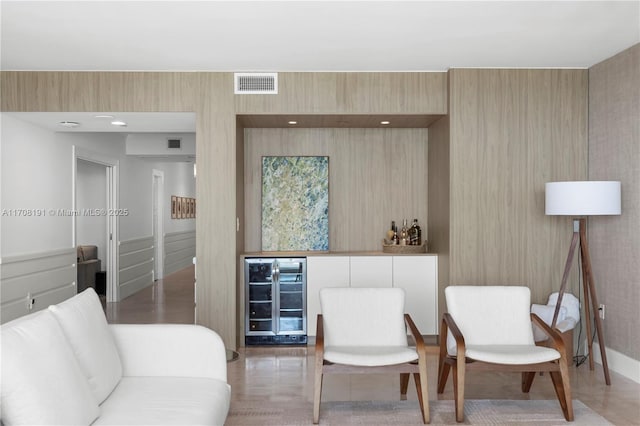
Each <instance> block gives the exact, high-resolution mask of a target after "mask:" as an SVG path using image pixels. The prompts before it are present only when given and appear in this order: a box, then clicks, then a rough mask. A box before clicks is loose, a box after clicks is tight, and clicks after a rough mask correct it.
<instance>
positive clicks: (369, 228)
mask: <svg viewBox="0 0 640 426" xmlns="http://www.w3.org/2000/svg"><path fill="white" fill-rule="evenodd" d="M245 154H246V155H245V166H244V169H245V176H244V181H245V218H246V226H245V247H246V251H248V252H255V251H261V249H262V244H261V236H262V235H261V224H262V221H261V220H262V219H261V212H262V204H261V203H262V193H261V192H262V175H261V173H262V157H263V156H274V155H278V156H282V155H300V156H306V155H309V156H328V157H329V250H331V251H380V250H382V239H383V238H384V235H385V233H386V231H387V229H388V228H389V226H390V223H391V220H395V221H396V224H397V225H398V227H401V226H402V219H407V220H408V223H409V226H410V225H411V223H412V220H413V219H414V218H415V219H418V221H419V223H420V224H421V225H422V227H423V228H424V230H423V236H424V238H428V236H427V229H426V224H427V223H428V218H427V129H334V128H330V129H246V130H245Z"/></svg>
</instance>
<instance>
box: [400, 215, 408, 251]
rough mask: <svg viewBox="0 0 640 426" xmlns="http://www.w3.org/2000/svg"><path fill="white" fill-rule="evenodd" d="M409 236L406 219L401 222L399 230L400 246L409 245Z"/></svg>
mask: <svg viewBox="0 0 640 426" xmlns="http://www.w3.org/2000/svg"><path fill="white" fill-rule="evenodd" d="M408 241H409V234H408V229H407V219H404V220H403V222H402V229H401V230H400V245H401V246H406V245H408V244H409V242H408Z"/></svg>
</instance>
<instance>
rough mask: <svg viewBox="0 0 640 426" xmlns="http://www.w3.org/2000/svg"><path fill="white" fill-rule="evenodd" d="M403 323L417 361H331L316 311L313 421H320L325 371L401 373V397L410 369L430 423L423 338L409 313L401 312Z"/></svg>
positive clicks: (424, 412)
mask: <svg viewBox="0 0 640 426" xmlns="http://www.w3.org/2000/svg"><path fill="white" fill-rule="evenodd" d="M404 320H405V324H406V325H407V326H408V328H409V330H410V332H411V335H412V336H413V338H414V340H415V342H416V351H417V352H418V362H417V363H415V362H411V363H404V364H396V365H385V366H375V367H366V366H355V365H343V364H334V363H331V362H329V361H325V360H324V326H323V323H322V314H319V315H318V325H317V332H316V352H315V385H314V397H313V423H314V424H318V422H319V421H320V400H321V397H322V378H323V376H324V375H325V374H366V373H373V374H375V373H400V399H401V400H404V399H406V398H407V389H408V387H409V378H410V377H409V375H410V374H411V373H413V378H414V380H415V382H416V390H417V393H418V401H419V404H420V411H421V412H422V421H423V422H424V423H425V424H427V423H429V393H428V391H427V355H426V348H425V344H424V339H423V337H422V335H421V334H420V332H419V331H418V328H417V327H416V325H415V324H414V323H413V320H412V319H411V317H410V316H409V314H404Z"/></svg>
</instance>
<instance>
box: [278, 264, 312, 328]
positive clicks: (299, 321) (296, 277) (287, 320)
mask: <svg viewBox="0 0 640 426" xmlns="http://www.w3.org/2000/svg"><path fill="white" fill-rule="evenodd" d="M277 275H278V282H279V288H280V292H279V299H278V307H277V308H278V314H279V315H278V334H305V332H306V330H305V328H306V324H305V322H306V318H305V309H304V307H305V288H304V287H305V282H304V281H305V275H306V274H305V262H304V259H280V260H278V274H277Z"/></svg>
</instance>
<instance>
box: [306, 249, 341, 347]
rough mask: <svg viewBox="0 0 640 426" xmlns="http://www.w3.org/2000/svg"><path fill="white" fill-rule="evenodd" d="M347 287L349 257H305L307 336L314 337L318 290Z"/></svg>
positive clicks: (317, 309)
mask: <svg viewBox="0 0 640 426" xmlns="http://www.w3.org/2000/svg"><path fill="white" fill-rule="evenodd" d="M325 287H349V256H307V335H308V336H315V335H316V320H317V317H318V314H319V313H320V312H321V310H320V289H321V288H325Z"/></svg>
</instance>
